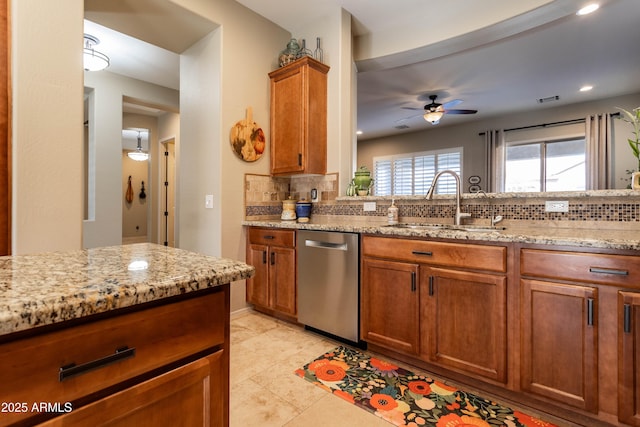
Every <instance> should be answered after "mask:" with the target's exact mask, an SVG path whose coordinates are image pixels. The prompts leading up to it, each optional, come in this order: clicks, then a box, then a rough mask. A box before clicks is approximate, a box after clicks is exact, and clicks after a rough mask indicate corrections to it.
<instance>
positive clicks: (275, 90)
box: [271, 66, 326, 174]
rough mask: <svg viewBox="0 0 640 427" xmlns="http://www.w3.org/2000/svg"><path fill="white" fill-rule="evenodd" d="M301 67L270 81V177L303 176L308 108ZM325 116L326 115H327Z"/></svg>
mask: <svg viewBox="0 0 640 427" xmlns="http://www.w3.org/2000/svg"><path fill="white" fill-rule="evenodd" d="M302 70H303V68H302V67H295V66H293V67H292V68H291V69H290V70H289V72H287V73H286V74H282V75H278V76H277V77H273V78H272V79H271V173H273V174H278V173H293V172H302V171H303V170H304V168H303V163H302V162H303V160H304V159H303V152H304V148H303V147H304V138H305V136H306V135H305V132H304V127H305V126H306V123H305V117H304V112H305V106H304V97H303V95H304V93H303V74H302ZM325 114H326V113H325Z"/></svg>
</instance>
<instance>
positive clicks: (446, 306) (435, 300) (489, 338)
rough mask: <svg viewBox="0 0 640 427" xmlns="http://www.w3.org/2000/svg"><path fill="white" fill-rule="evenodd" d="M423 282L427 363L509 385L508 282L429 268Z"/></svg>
mask: <svg viewBox="0 0 640 427" xmlns="http://www.w3.org/2000/svg"><path fill="white" fill-rule="evenodd" d="M468 250H470V251H473V248H472V247H470V248H468ZM422 276H423V278H422V279H421V281H420V283H421V284H422V288H421V295H423V296H424V297H423V298H422V300H423V304H422V308H421V310H422V312H421V319H422V320H423V322H422V323H421V330H422V334H421V336H422V338H423V343H424V344H423V346H422V349H423V353H422V355H423V358H424V359H425V360H427V361H429V362H431V363H434V364H438V365H441V366H444V367H448V368H453V369H456V370H460V371H462V372H467V373H473V374H474V375H476V376H479V377H483V378H487V379H491V380H494V381H496V382H499V383H505V382H506V379H507V373H506V359H507V358H506V354H507V342H506V340H507V328H506V326H507V319H506V314H507V310H506V294H507V288H506V285H507V279H506V277H504V276H501V275H495V274H486V273H478V272H468V271H460V270H454V269H449V268H446V269H445V268H428V267H426V268H423V269H422Z"/></svg>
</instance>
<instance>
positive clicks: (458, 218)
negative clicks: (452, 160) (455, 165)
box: [426, 170, 471, 225]
mask: <svg viewBox="0 0 640 427" xmlns="http://www.w3.org/2000/svg"><path fill="white" fill-rule="evenodd" d="M445 173H446V174H449V175H452V176H453V178H454V179H455V180H456V216H455V218H454V224H455V225H461V224H460V223H461V222H462V219H463V218H471V214H470V213H468V212H462V211H461V210H460V177H459V176H458V174H457V173H455V172H454V171H452V170H443V171H440V172H438V173H437V174H436V176H434V177H433V181H432V182H431V187H430V188H429V191H428V192H427V196H426V199H427V200H431V199H433V192H434V191H435V189H436V184H437V182H438V179H439V178H440V176H441V175H442V174H445Z"/></svg>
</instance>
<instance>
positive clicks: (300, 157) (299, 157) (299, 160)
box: [298, 153, 302, 166]
mask: <svg viewBox="0 0 640 427" xmlns="http://www.w3.org/2000/svg"><path fill="white" fill-rule="evenodd" d="M298 166H302V153H298Z"/></svg>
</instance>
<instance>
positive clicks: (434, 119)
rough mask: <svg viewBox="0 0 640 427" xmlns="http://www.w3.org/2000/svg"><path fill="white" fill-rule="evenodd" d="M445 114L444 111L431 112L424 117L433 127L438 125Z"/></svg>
mask: <svg viewBox="0 0 640 427" xmlns="http://www.w3.org/2000/svg"><path fill="white" fill-rule="evenodd" d="M443 114H444V113H443V112H442V111H429V112H428V113H425V114H424V116H423V117H424V119H425V120H426V121H428V122H429V123H431V124H432V125H437V124H438V123H439V122H440V119H441V118H442V115H443Z"/></svg>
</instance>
